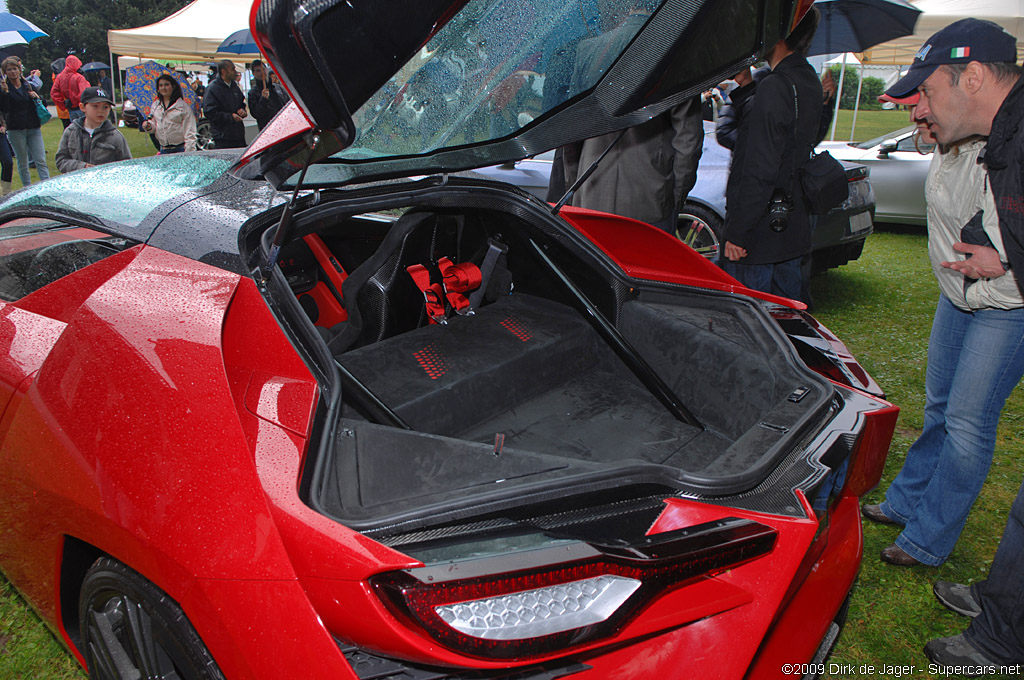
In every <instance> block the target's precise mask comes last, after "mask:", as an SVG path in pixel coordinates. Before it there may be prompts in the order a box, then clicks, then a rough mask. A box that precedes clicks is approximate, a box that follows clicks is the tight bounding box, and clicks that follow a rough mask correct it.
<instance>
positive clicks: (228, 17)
mask: <svg viewBox="0 0 1024 680" xmlns="http://www.w3.org/2000/svg"><path fill="white" fill-rule="evenodd" d="M251 9H252V0H195V1H194V2H192V3H191V4H189V5H186V6H185V7H183V8H182V9H180V10H178V11H177V12H175V13H174V14H172V15H170V16H169V17H167V18H166V19H161V20H160V21H158V22H156V23H155V24H150V25H149V26H141V27H139V28H125V29H121V30H116V31H107V45H108V46H109V48H110V53H111V54H117V55H124V56H131V57H138V58H140V59H183V60H192V61H195V60H203V59H206V60H210V59H216V58H218V56H220V57H221V58H223V57H225V56H226V57H237V56H238V55H218V54H217V47H219V46H220V44H221V43H222V42H223V41H224V39H225V38H227V37H228V36H229V35H231V34H232V33H234V32H235V31H238V30H241V29H243V28H248V27H249V12H250V10H251Z"/></svg>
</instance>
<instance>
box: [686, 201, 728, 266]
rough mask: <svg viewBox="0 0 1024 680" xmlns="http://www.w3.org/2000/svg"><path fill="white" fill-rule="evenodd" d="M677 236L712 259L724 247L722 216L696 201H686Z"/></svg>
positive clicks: (714, 258)
mask: <svg viewBox="0 0 1024 680" xmlns="http://www.w3.org/2000/svg"><path fill="white" fill-rule="evenodd" d="M676 238H678V239H679V240H680V241H682V242H683V243H685V244H686V245H688V246H690V247H691V248H693V249H694V250H696V251H697V252H698V253H700V254H701V255H703V256H704V257H706V258H707V259H709V260H711V261H712V262H714V261H716V260H717V259H718V255H719V253H720V252H721V249H722V218H721V217H719V216H718V215H717V214H715V212H714V211H713V210H711V209H710V208H706V207H704V206H703V205H698V204H696V203H689V202H687V203H685V204H684V205H683V208H682V210H680V211H679V219H678V221H677V222H676Z"/></svg>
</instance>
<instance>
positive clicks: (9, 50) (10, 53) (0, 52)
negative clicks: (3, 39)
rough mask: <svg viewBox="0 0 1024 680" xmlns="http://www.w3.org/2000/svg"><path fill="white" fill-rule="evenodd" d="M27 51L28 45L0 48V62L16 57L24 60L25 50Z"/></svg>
mask: <svg viewBox="0 0 1024 680" xmlns="http://www.w3.org/2000/svg"><path fill="white" fill-rule="evenodd" d="M27 49H28V45H9V46H7V47H2V48H0V61H3V60H4V59H6V58H7V57H17V58H18V59H24V58H25V50H27Z"/></svg>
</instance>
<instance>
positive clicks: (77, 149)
mask: <svg viewBox="0 0 1024 680" xmlns="http://www.w3.org/2000/svg"><path fill="white" fill-rule="evenodd" d="M79 106H80V107H81V109H82V111H83V112H84V113H85V117H84V118H80V119H78V120H76V121H75V122H73V123H72V124H71V125H69V126H68V127H67V129H66V130H64V134H63V135H61V138H60V148H58V149H57V169H58V170H60V171H61V172H62V173H66V172H73V171H75V170H81V169H82V168H91V167H92V166H94V165H101V164H103V163H113V162H114V161H122V160H125V159H128V158H131V157H132V152H131V151H130V150H129V149H128V142H127V141H125V138H124V135H122V134H121V132H120V131H119V130H118V129H117V128H116V127H114V126H113V124H111V122H110V120H108V116H110V108H111V106H113V100H112V99H111V98H110V93H109V92H107V91H106V90H104V89H103V88H102V87H87V88H86V89H85V90H83V91H82V97H81V104H80V105H79Z"/></svg>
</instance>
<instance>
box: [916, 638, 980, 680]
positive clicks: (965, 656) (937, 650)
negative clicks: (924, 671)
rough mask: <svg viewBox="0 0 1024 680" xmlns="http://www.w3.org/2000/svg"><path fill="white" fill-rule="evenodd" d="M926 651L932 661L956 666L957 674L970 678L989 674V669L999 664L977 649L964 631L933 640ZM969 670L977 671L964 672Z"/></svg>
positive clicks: (926, 646) (926, 647)
mask: <svg viewBox="0 0 1024 680" xmlns="http://www.w3.org/2000/svg"><path fill="white" fill-rule="evenodd" d="M924 653H925V656H927V657H928V660H929V661H931V662H932V663H934V664H938V665H940V666H956V667H957V669H956V672H957V675H960V674H962V675H964V676H966V677H968V678H977V677H980V676H982V675H987V674H988V673H987V671H988V669H990V668H991V667H993V666H998V665H999V664H998V663H996V662H995V661H993V660H992V659H990V658H988V657H987V656H985V655H984V654H982V653H981V652H979V651H978V650H977V649H975V648H974V647H973V646H972V645H971V643H970V642H968V641H967V638H965V637H964V636H963V633H961V634H960V635H954V636H953V637H947V638H938V639H935V640H932V641H931V642H929V643H928V644H926V645H925V646H924ZM967 670H972V671H977V672H975V673H968V672H964V671H967Z"/></svg>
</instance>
